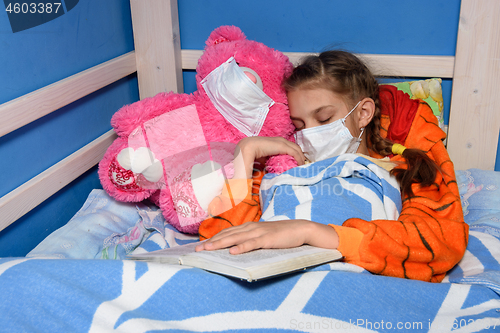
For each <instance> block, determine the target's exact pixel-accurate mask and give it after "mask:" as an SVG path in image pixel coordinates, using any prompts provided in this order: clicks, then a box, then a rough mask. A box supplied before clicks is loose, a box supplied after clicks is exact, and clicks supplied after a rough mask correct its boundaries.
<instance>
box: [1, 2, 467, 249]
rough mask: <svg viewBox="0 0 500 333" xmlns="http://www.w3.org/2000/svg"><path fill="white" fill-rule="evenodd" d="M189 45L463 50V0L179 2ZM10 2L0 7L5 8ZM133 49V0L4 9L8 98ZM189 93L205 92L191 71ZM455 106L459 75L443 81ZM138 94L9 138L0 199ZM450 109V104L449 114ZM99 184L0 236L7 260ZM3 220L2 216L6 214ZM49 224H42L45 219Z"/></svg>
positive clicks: (60, 114)
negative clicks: (36, 20) (232, 29)
mask: <svg viewBox="0 0 500 333" xmlns="http://www.w3.org/2000/svg"><path fill="white" fill-rule="evenodd" d="M178 6H179V21H180V32H181V46H182V48H185V49H201V48H203V47H204V43H205V40H206V39H207V37H208V35H209V34H210V32H211V31H212V30H213V29H214V28H216V27H218V26H220V25H227V24H232V25H237V26H239V27H240V28H241V29H242V30H243V31H244V32H245V34H246V35H247V37H248V38H250V39H254V40H258V41H260V42H263V43H265V44H266V45H268V46H270V47H273V48H276V49H279V50H281V51H305V52H307V51H310V52H318V51H321V50H324V49H327V48H331V47H341V48H343V49H347V50H350V51H353V52H359V53H400V54H431V55H454V54H455V43H456V35H457V29H458V19H459V8H460V1H459V0H420V1H419V2H418V6H416V5H415V4H414V2H410V1H400V0H380V1H373V0H352V1H345V0H311V1H307V2H305V1H303V0H253V1H234V0H210V1H200V0H179V4H178ZM0 8H1V5H0ZM132 49H133V36H132V28H131V19H130V8H129V1H128V0H105V1H104V0H80V1H79V3H78V4H77V5H76V6H75V7H74V8H73V9H72V10H70V11H68V12H67V13H66V14H65V15H62V16H61V17H59V18H56V19H54V20H52V21H50V22H48V23H45V24H43V25H40V26H37V27H34V28H31V29H28V30H25V31H22V32H17V33H12V30H11V28H10V26H9V22H8V20H7V15H6V14H5V12H4V11H2V13H0V63H1V64H2V66H0V103H3V102H5V101H8V100H10V99H12V98H15V97H18V96H22V95H23V94H25V93H28V92H30V91H32V90H35V89H38V88H40V87H43V86H44V85H47V84H50V83H52V82H55V81H57V80H59V79H61V78H64V77H66V76H68V75H71V74H74V73H77V72H79V71H81V70H84V69H86V68H88V67H91V66H94V65H96V64H98V63H100V62H102V61H106V60H109V59H112V58H114V57H116V56H118V55H121V54H123V53H125V52H128V51H130V50H132ZM184 78H185V92H187V93H189V92H192V91H194V90H195V89H196V84H195V81H194V72H193V71H185V73H184ZM443 86H444V87H443V90H444V97H445V103H446V104H447V105H448V106H449V99H450V95H451V81H450V80H445V82H444V84H443ZM137 99H138V92H137V81H136V79H135V77H133V76H131V77H128V78H125V79H122V80H121V81H119V82H117V83H115V84H113V85H111V86H109V87H106V88H104V89H102V90H100V91H98V92H96V93H94V94H92V95H90V96H88V97H86V98H84V99H83V100H81V101H78V102H75V103H73V104H71V105H69V106H67V107H65V108H63V109H61V110H58V111H56V112H55V113H54V114H51V115H49V116H46V117H44V118H42V119H40V120H38V121H36V122H34V123H33V124H30V125H27V126H25V127H24V128H21V129H19V130H17V131H15V132H13V133H11V134H9V135H7V136H4V137H1V138H0V156H2V158H1V159H0V184H2V185H1V186H0V195H4V194H6V193H8V192H9V191H11V190H12V189H14V188H16V187H17V186H19V185H21V184H22V183H23V182H25V181H27V180H29V179H30V178H31V177H33V176H35V175H36V174H38V173H39V172H41V171H42V170H44V169H45V168H47V167H48V166H50V165H52V164H53V163H56V162H57V161H59V160H61V159H62V158H64V157H65V156H66V155H68V154H70V153H71V152H73V151H74V150H76V149H77V148H78V147H80V146H82V145H84V144H85V143H87V142H90V141H91V140H92V139H93V138H95V137H97V136H98V135H100V134H102V133H104V132H106V131H107V130H108V129H109V128H110V126H109V119H110V118H111V115H112V114H113V113H114V112H115V111H116V110H117V109H118V108H119V107H120V106H122V105H124V104H128V103H131V102H133V101H136V100H137ZM448 110H449V108H447V109H446V112H448ZM98 187H100V184H99V181H98V179H97V176H96V170H95V168H94V169H92V170H90V171H89V172H88V173H86V174H85V175H84V176H82V177H80V178H79V179H78V180H77V181H75V182H73V183H72V184H71V185H69V186H68V187H67V188H65V189H64V190H63V191H62V192H61V193H59V194H57V195H55V196H54V197H53V198H51V199H49V200H48V201H47V202H46V203H44V204H43V205H42V206H41V207H39V208H36V209H35V210H34V211H32V212H30V213H29V214H27V215H26V216H25V217H23V218H22V219H21V220H19V221H17V222H16V223H14V224H13V225H11V226H10V227H9V228H7V229H6V230H4V231H3V232H1V233H0V256H6V255H12V256H22V255H25V254H26V253H27V252H28V251H29V250H30V249H32V248H33V247H34V246H35V245H36V244H37V243H38V242H40V241H41V240H42V239H43V238H44V237H45V236H47V235H48V234H49V233H50V232H52V231H53V230H55V229H56V228H58V227H59V226H61V225H63V224H64V223H65V222H66V221H68V220H69V219H70V218H71V216H72V215H74V213H75V212H76V211H77V210H78V208H79V207H81V205H82V204H83V202H84V200H85V198H86V196H87V195H88V193H89V192H90V190H91V189H92V188H98ZM0 218H1V217H0ZM40 221H44V222H43V223H44V224H43V226H41V224H40V223H39V222H40Z"/></svg>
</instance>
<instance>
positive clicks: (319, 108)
mask: <svg viewBox="0 0 500 333" xmlns="http://www.w3.org/2000/svg"><path fill="white" fill-rule="evenodd" d="M330 107H332V108H335V107H334V106H333V105H331V104H328V105H322V106H320V107H318V108H316V109H314V110H312V111H311V112H310V114H317V113H319V112H320V111H323V110H324V109H326V108H330ZM290 119H292V120H300V118H296V117H291V116H290Z"/></svg>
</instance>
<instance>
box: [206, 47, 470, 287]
mask: <svg viewBox="0 0 500 333" xmlns="http://www.w3.org/2000/svg"><path fill="white" fill-rule="evenodd" d="M285 89H286V91H287V97H288V104H289V109H290V116H291V119H292V121H293V123H294V125H295V127H296V133H295V141H296V143H293V142H290V141H287V140H285V139H283V138H276V137H275V138H268V137H247V138H245V139H243V140H241V141H240V142H239V143H238V148H239V151H238V152H237V154H236V156H237V157H236V158H235V161H234V164H235V176H234V177H233V181H238V180H240V181H241V180H243V181H244V183H245V184H246V186H248V188H247V192H248V195H246V197H245V198H244V200H243V201H242V202H240V203H238V204H237V205H236V206H235V207H234V208H232V209H229V210H227V211H224V210H225V209H223V208H224V205H226V203H227V202H229V201H230V200H229V199H228V197H230V196H231V195H234V196H237V193H223V194H222V195H220V196H219V197H217V198H216V199H214V201H213V202H212V204H211V210H212V212H213V213H212V217H211V218H209V219H207V220H205V221H204V222H203V223H202V225H201V226H200V229H199V233H200V238H201V239H208V238H210V239H209V240H208V241H207V242H204V243H203V244H202V245H200V246H198V248H197V250H198V251H201V250H214V249H219V248H227V247H229V248H230V253H232V254H239V253H243V252H247V251H251V250H254V249H260V248H288V247H295V246H300V245H302V244H310V245H313V246H318V247H324V248H332V249H338V250H339V251H340V252H341V253H342V254H343V255H344V257H345V261H346V262H349V263H352V264H355V265H358V266H361V267H363V268H365V269H367V270H368V271H370V272H372V273H376V274H382V275H388V276H395V277H403V278H410V279H418V280H424V281H433V282H438V281H441V280H442V279H443V278H444V276H445V274H446V272H447V271H448V270H450V269H451V268H452V267H453V266H455V264H456V263H457V262H458V261H459V260H460V259H461V258H462V256H463V254H464V252H465V248H466V245H467V239H468V227H467V225H466V224H465V223H464V221H463V214H462V207H461V204H460V200H459V199H460V198H459V193H458V188H457V184H456V180H455V173H454V169H453V164H452V162H451V161H450V159H449V156H448V153H447V152H446V149H445V147H444V144H443V142H442V140H443V139H444V138H445V133H444V132H443V131H442V130H441V129H440V128H439V126H438V124H437V119H436V118H435V116H434V115H433V114H432V111H431V110H430V108H429V106H428V105H427V104H425V103H424V102H422V101H420V100H412V99H410V98H409V97H408V96H407V95H404V94H403V93H402V92H399V91H397V90H396V89H395V88H394V87H391V86H383V85H381V86H379V84H378V83H377V81H376V79H375V78H374V76H373V75H372V73H371V72H370V70H369V69H368V67H367V66H366V65H365V64H364V63H363V62H362V61H361V60H360V59H359V58H358V57H356V56H355V55H353V54H350V53H347V52H343V51H327V52H323V53H321V54H319V55H318V56H310V57H307V58H306V59H305V60H304V61H303V62H302V64H300V65H299V66H297V67H296V68H295V69H294V71H293V73H292V75H291V76H290V77H289V78H287V80H286V81H285ZM276 154H288V155H290V156H292V157H293V158H295V160H296V161H297V164H298V165H299V166H298V167H296V168H293V169H290V170H288V171H287V172H285V173H283V174H281V175H276V174H267V175H264V172H262V171H255V172H254V168H253V166H254V162H255V161H257V160H260V159H262V158H265V157H268V156H272V155H276ZM246 186H245V187H246ZM218 212H222V213H220V214H219V213H218ZM259 221H261V222H259ZM262 221H272V223H262Z"/></svg>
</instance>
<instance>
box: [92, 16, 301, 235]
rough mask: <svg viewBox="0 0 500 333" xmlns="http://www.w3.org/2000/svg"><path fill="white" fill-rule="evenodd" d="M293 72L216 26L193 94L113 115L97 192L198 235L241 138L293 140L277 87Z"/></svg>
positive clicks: (149, 101) (282, 165)
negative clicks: (154, 208)
mask: <svg viewBox="0 0 500 333" xmlns="http://www.w3.org/2000/svg"><path fill="white" fill-rule="evenodd" d="M292 68H293V66H292V64H291V63H290V61H289V59H288V58H287V57H286V56H285V55H284V54H282V53H281V52H279V51H276V50H273V49H271V48H269V47H267V46H265V45H264V44H262V43H258V42H255V41H251V40H248V39H247V38H246V36H245V35H244V34H243V33H242V32H241V30H240V29H239V28H237V27H234V26H222V27H219V28H217V29H215V30H214V31H213V32H212V33H211V34H210V36H209V38H208V40H207V41H206V47H205V50H204V52H203V55H202V56H201V58H200V60H199V61H198V66H197V69H196V72H197V74H196V82H197V88H198V90H197V91H195V92H194V93H192V94H189V95H188V94H177V93H172V92H169V93H159V94H158V95H156V96H154V97H152V98H146V99H144V100H141V101H138V102H136V103H133V104H131V105H127V106H124V107H123V108H121V109H120V110H119V111H118V112H116V114H114V115H113V117H112V119H111V124H112V126H113V128H114V129H115V131H116V133H117V134H118V138H117V139H116V140H115V141H114V142H113V144H112V145H111V146H110V147H109V148H108V150H107V152H106V153H105V155H104V157H103V159H102V160H101V162H100V164H99V177H100V180H101V183H102V185H103V188H104V189H105V190H106V191H107V192H108V193H109V194H110V195H111V196H112V197H114V198H115V199H117V200H119V201H128V202H139V201H142V200H144V199H146V198H149V199H150V200H151V201H153V202H154V203H156V204H157V205H158V206H159V207H160V208H161V209H162V212H163V215H164V216H165V218H166V220H167V221H168V222H169V223H171V224H172V225H173V226H174V227H176V228H177V229H178V230H179V231H182V232H186V233H192V234H195V233H197V232H198V226H199V224H200V223H201V222H202V221H203V220H204V219H205V218H207V217H208V213H207V206H208V204H209V203H210V201H211V200H212V199H213V198H214V197H215V196H217V195H218V194H220V193H221V191H222V187H223V186H224V184H225V183H227V178H231V177H232V174H233V170H232V163H231V161H232V159H233V153H234V148H235V147H236V144H237V143H238V142H239V141H240V140H241V139H243V138H245V137H246V136H254V135H259V136H281V137H284V138H286V139H288V140H292V141H293V130H294V126H293V124H292V122H291V120H290V114H289V110H288V106H287V104H286V103H287V101H286V94H285V91H284V90H283V87H282V81H283V79H284V78H285V77H286V76H288V75H289V74H290V73H291V71H292ZM296 165H297V164H296V162H295V160H294V159H293V158H292V157H290V156H288V155H277V156H272V157H271V158H269V159H268V161H267V162H266V168H267V170H268V171H270V172H275V173H281V172H283V171H286V170H288V169H289V168H291V167H294V166H296Z"/></svg>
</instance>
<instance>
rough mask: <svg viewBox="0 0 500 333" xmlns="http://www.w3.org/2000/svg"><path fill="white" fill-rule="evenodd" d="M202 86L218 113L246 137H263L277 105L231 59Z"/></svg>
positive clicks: (204, 81)
mask: <svg viewBox="0 0 500 333" xmlns="http://www.w3.org/2000/svg"><path fill="white" fill-rule="evenodd" d="M201 85H202V86H203V89H205V92H206V93H207V96H208V97H209V98H210V100H211V101H212V103H213V105H214V106H215V108H217V110H218V111H219V112H220V113H221V114H222V116H224V118H225V119H226V120H227V121H228V122H230V123H231V124H232V125H233V126H234V127H236V128H237V129H238V130H239V131H241V132H242V133H244V134H245V135H246V136H256V135H258V134H259V132H260V130H261V128H262V125H263V124H264V120H266V116H267V113H268V112H269V108H270V107H271V106H272V105H273V104H274V101H273V100H272V99H271V98H270V97H269V96H267V95H266V93H264V91H262V90H261V89H260V88H259V87H258V86H257V85H256V84H255V83H254V82H253V81H252V80H251V79H250V78H249V77H248V76H247V75H246V74H245V73H244V72H243V70H242V69H241V68H240V67H239V66H238V64H237V63H236V60H235V59H234V58H233V57H231V58H229V59H228V60H227V61H226V62H224V63H223V64H222V65H220V66H219V67H217V68H216V69H214V70H213V71H211V72H210V73H209V74H208V75H207V76H206V77H205V78H204V79H203V80H202V81H201Z"/></svg>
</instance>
